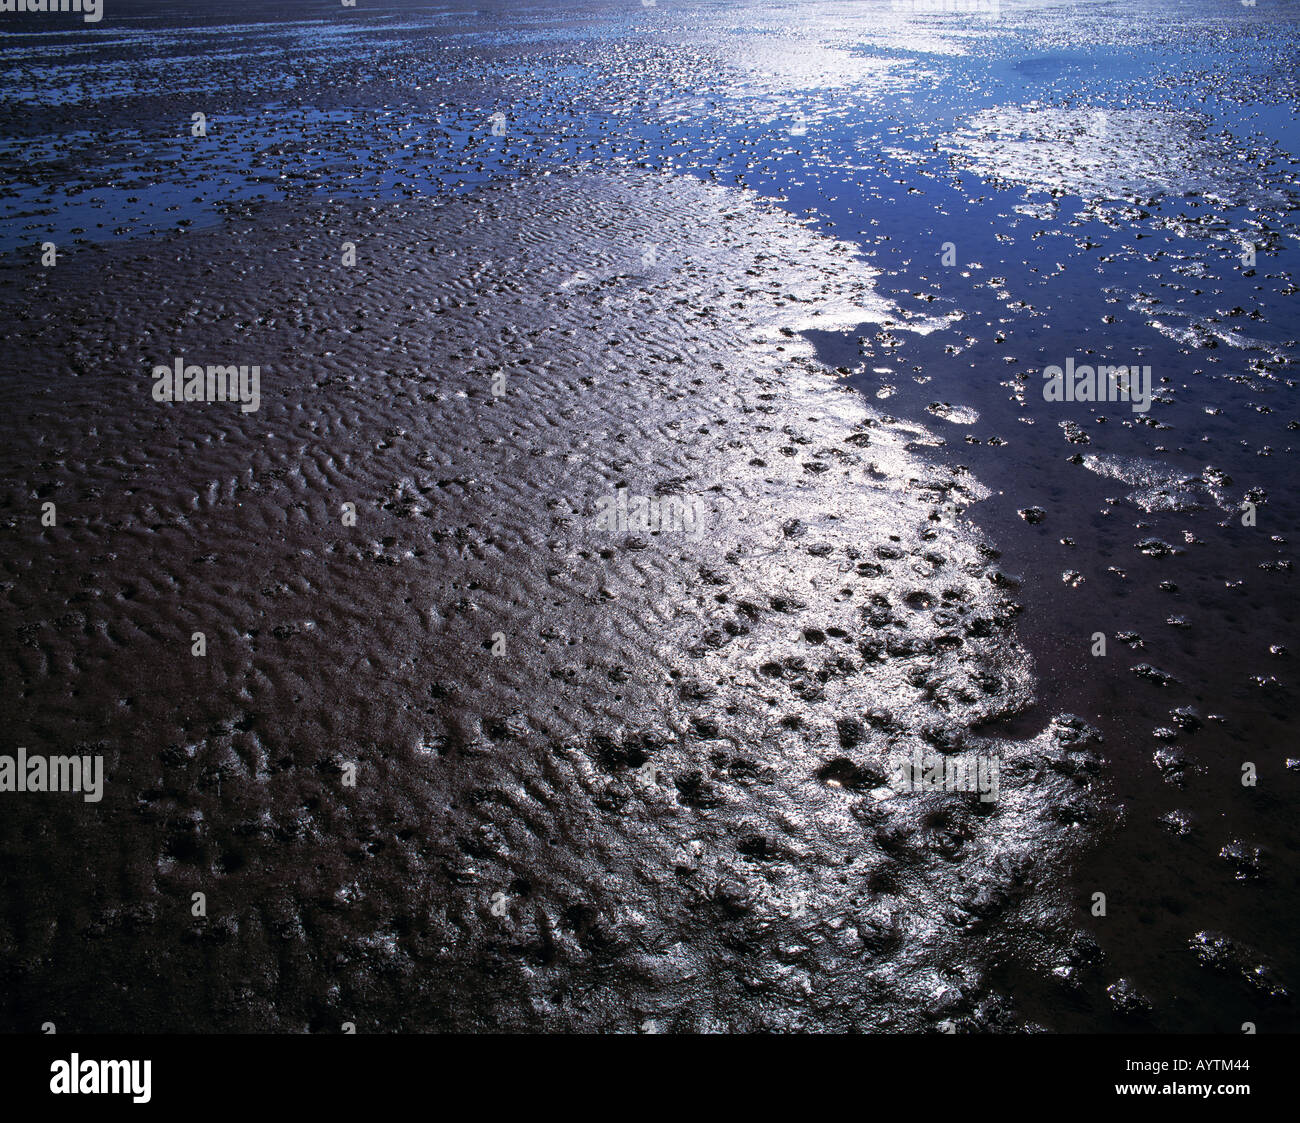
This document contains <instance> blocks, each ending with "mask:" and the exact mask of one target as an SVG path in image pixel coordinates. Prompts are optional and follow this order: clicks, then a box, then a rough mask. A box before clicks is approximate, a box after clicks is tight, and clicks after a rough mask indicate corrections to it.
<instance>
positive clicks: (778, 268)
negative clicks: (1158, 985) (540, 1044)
mask: <svg viewBox="0 0 1300 1123" xmlns="http://www.w3.org/2000/svg"><path fill="white" fill-rule="evenodd" d="M282 214H283V212H271V214H269V215H265V216H263V217H261V218H259V219H258V220H257V221H256V222H255V223H250V224H244V223H242V222H240V223H236V224H235V228H234V229H233V230H232V231H231V232H230V233H229V234H223V235H220V236H218V235H210V236H204V237H201V238H191V239H172V240H170V241H168V242H166V243H164V244H163V245H161V246H160V247H156V248H154V249H152V250H151V252H150V253H149V255H148V256H147V257H144V256H142V255H139V254H136V253H133V252H131V251H130V250H125V249H121V250H110V251H103V252H99V253H92V254H88V255H86V256H85V257H83V258H79V260H78V263H77V265H76V266H74V267H73V268H69V269H68V270H66V271H64V272H61V273H60V274H59V277H58V284H57V285H53V284H50V283H49V282H48V281H47V280H46V279H45V277H41V278H40V279H39V280H38V281H37V282H35V283H31V282H24V281H21V280H18V279H17V278H11V279H10V291H9V292H7V293H6V295H5V299H6V304H7V310H6V311H7V315H9V316H10V317H12V318H14V319H16V320H18V321H19V329H20V330H19V332H18V334H17V335H16V336H15V337H13V338H11V341H10V350H9V353H8V355H7V356H6V368H7V371H6V379H5V384H4V385H5V397H6V399H8V400H7V402H6V406H7V408H8V410H9V411H10V415H11V416H16V417H21V418H23V419H24V425H23V427H22V429H21V430H20V431H19V432H17V433H16V434H14V437H15V439H14V440H13V441H12V442H11V443H10V445H9V446H8V447H7V448H6V450H5V454H4V458H5V469H4V476H5V478H6V479H7V480H9V481H11V483H10V485H9V487H8V493H7V495H6V497H5V501H4V509H5V511H6V512H7V515H8V520H7V521H8V525H9V528H10V544H9V549H8V551H7V560H6V572H7V575H8V579H7V581H6V615H7V617H8V618H9V624H10V626H11V627H12V628H14V630H15V632H16V634H17V636H18V637H19V645H18V647H17V649H16V655H17V658H18V666H17V668H15V670H16V671H17V673H16V674H13V675H6V679H5V694H6V699H5V703H6V713H7V715H8V718H9V739H11V740H12V741H13V742H14V743H15V744H26V745H29V746H43V745H51V743H52V742H54V741H57V742H58V745H59V747H61V748H63V747H67V746H69V745H71V744H73V743H76V744H83V743H84V744H87V745H90V746H93V748H92V749H83V751H95V752H102V753H103V754H104V755H105V758H106V766H107V772H108V776H109V782H108V791H107V794H106V796H105V798H104V800H103V802H102V804H99V805H98V806H96V807H94V808H87V807H85V806H83V805H80V804H79V802H77V801H70V800H69V797H68V796H66V795H46V796H29V797H27V798H28V800H29V801H30V802H29V803H25V804H22V805H21V806H16V807H15V809H14V810H12V811H10V812H9V813H8V815H7V816H6V847H5V850H6V852H5V869H6V882H7V884H6V890H7V892H6V896H5V901H6V924H7V936H6V942H5V946H4V948H3V952H4V955H3V958H4V962H5V963H6V965H7V978H6V990H7V993H8V994H9V995H10V1000H9V1004H8V1007H7V1010H8V1013H7V1018H8V1021H9V1024H10V1025H12V1026H14V1027H15V1028H17V1027H18V1026H20V1025H22V1024H23V1022H24V1020H26V1019H31V1018H34V1017H37V1016H38V1015H39V1017H40V1018H41V1019H46V1018H48V1019H51V1020H54V1021H55V1022H56V1023H60V1024H68V1025H69V1026H76V1027H78V1028H83V1029H92V1028H94V1029H106V1028H123V1029H149V1028H153V1029H168V1030H196V1029H255V1028H262V1029H284V1030H304V1029H332V1028H336V1027H337V1025H339V1024H341V1023H342V1022H344V1021H353V1022H355V1023H356V1024H357V1026H358V1027H359V1028H364V1029H367V1030H385V1029H387V1030H394V1029H434V1028H461V1029H470V1028H479V1029H482V1028H549V1029H561V1028H568V1029H578V1028H583V1029H597V1028H599V1029H637V1028H643V1029H644V1028H649V1029H664V1030H673V1029H678V1030H701V1029H709V1028H727V1029H736V1030H740V1029H764V1028H765V1029H812V1028H858V1029H890V1028H892V1029H918V1028H923V1027H926V1026H935V1025H937V1024H938V1023H940V1022H953V1023H958V1024H962V1025H969V1026H971V1027H972V1028H1000V1027H1004V1026H1010V1025H1014V1024H1016V1022H1017V1014H1016V1011H1015V1007H1014V1004H1013V1003H1010V1002H1008V1001H1007V999H1006V997H1005V996H1004V995H1001V994H999V993H997V992H996V990H995V989H994V988H992V987H991V986H990V984H989V980H988V971H987V965H988V964H989V963H990V962H993V963H998V962H1001V961H1003V960H1004V959H1005V960H1008V961H1010V962H1014V963H1016V964H1018V965H1019V966H1020V968H1021V969H1023V970H1026V971H1029V972H1037V973H1039V974H1041V975H1043V976H1044V977H1050V976H1052V975H1053V974H1056V975H1058V976H1060V977H1061V978H1062V979H1064V980H1066V981H1069V980H1071V979H1072V978H1073V976H1074V974H1075V972H1076V970H1077V969H1078V968H1080V967H1081V966H1083V964H1084V963H1086V962H1087V961H1089V960H1090V959H1091V958H1093V957H1095V955H1096V948H1095V945H1094V944H1093V943H1092V942H1091V941H1090V940H1089V939H1087V938H1086V937H1083V936H1082V934H1081V933H1078V932H1076V931H1074V928H1073V925H1072V921H1071V916H1072V912H1073V909H1072V905H1073V902H1071V901H1069V900H1068V898H1067V897H1066V895H1065V894H1063V892H1062V887H1063V886H1064V885H1066V884H1067V879H1066V877H1065V876H1064V870H1065V868H1066V867H1067V865H1068V862H1069V860H1070V858H1071V855H1072V853H1073V851H1074V850H1075V849H1076V847H1077V840H1078V838H1079V836H1080V834H1081V833H1086V828H1087V826H1088V825H1090V824H1092V823H1093V822H1095V821H1097V817H1098V814H1099V812H1098V806H1097V803H1096V790H1095V788H1096V777H1097V773H1098V770H1099V764H1098V761H1099V758H1098V756H1097V753H1096V749H1097V747H1098V739H1097V738H1096V736H1095V735H1094V734H1092V733H1090V731H1089V730H1088V729H1087V727H1086V725H1085V724H1084V723H1082V722H1078V721H1072V720H1068V719H1063V720H1061V721H1058V722H1056V723H1054V724H1053V725H1052V726H1051V727H1050V728H1048V729H1046V730H1044V731H1042V733H1041V734H1040V735H1039V736H1037V737H1035V738H1033V739H1032V740H1028V741H1017V742H1013V741H1008V740H1005V739H997V738H989V737H986V736H984V735H982V734H981V733H980V731H979V730H980V727H981V726H982V725H983V724H985V723H987V722H990V721H993V720H996V719H999V718H1003V717H1006V716H1007V715H1009V714H1012V713H1015V712H1017V711H1018V710H1020V709H1022V708H1023V707H1024V705H1025V704H1026V701H1027V700H1028V698H1029V697H1030V693H1031V689H1032V682H1031V679H1030V676H1029V671H1028V668H1027V665H1026V661H1025V657H1024V655H1023V653H1022V652H1020V651H1019V649H1018V647H1017V645H1016V643H1015V640H1014V638H1013V635H1012V632H1011V622H1012V620H1013V618H1014V615H1015V612H1016V609H1017V606H1016V605H1015V603H1014V601H1013V600H1012V599H1011V596H1010V594H1009V591H1008V590H1007V588H1006V586H1005V582H1004V581H1002V580H999V578H1000V576H1001V575H1000V573H999V570H998V567H997V564H996V551H994V550H992V549H991V548H990V547H989V546H988V545H987V544H985V543H983V542H981V541H980V539H979V537H978V536H977V535H975V534H974V533H973V532H972V531H971V529H970V528H969V527H965V528H963V527H961V526H960V525H958V524H956V523H954V521H953V520H951V519H946V518H945V517H944V509H945V508H946V507H949V506H950V505H953V504H962V505H964V504H966V503H968V502H970V501H971V500H972V499H973V498H974V497H975V496H976V495H977V492H976V491H974V490H972V489H974V488H976V485H975V484H974V482H973V481H971V480H969V478H968V477H967V476H966V474H964V473H960V472H956V471H951V470H946V469H942V468H935V467H932V466H928V465H926V464H924V463H923V462H921V461H920V460H919V459H918V458H916V457H915V456H914V455H913V454H911V453H910V452H909V451H908V450H907V445H908V443H909V440H910V439H911V438H912V436H914V431H912V430H909V429H907V428H900V427H899V426H897V425H886V424H882V423H881V422H880V420H879V419H878V418H877V417H876V416H875V415H873V414H872V413H870V412H869V411H868V410H867V409H865V408H864V407H863V405H862V403H861V400H860V398H859V397H858V395H857V394H855V393H854V392H853V391H851V390H849V389H848V388H846V387H845V386H844V385H843V382H842V380H840V379H838V378H837V377H835V376H834V374H833V373H832V372H828V371H826V370H825V369H824V368H821V367H820V366H819V365H818V364H817V363H816V362H815V361H813V360H812V358H811V348H809V347H808V345H807V344H805V343H801V342H798V341H796V340H793V339H791V338H790V337H789V335H788V334H784V333H783V331H782V329H785V332H786V333H788V332H790V331H791V330H792V329H793V328H795V327H799V326H801V325H802V324H803V323H804V322H805V321H806V319H807V316H808V312H807V309H821V310H825V309H827V308H835V307H839V306H844V307H848V308H851V309H852V311H853V319H854V320H855V321H856V320H859V319H861V317H862V316H863V315H876V316H880V315H883V314H884V311H883V310H882V309H881V308H880V301H879V298H878V297H876V296H875V295H874V293H873V291H872V289H871V275H870V273H869V272H867V271H866V269H865V268H864V267H863V266H861V265H860V264H858V263H856V262H855V261H854V260H853V258H852V256H851V254H850V253H849V252H848V251H847V247H844V246H839V245H835V244H833V243H829V242H827V241H825V240H824V239H821V238H819V237H818V236H816V235H813V234H810V233H808V232H806V231H805V230H804V229H803V228H801V227H800V226H798V225H797V224H795V223H793V222H791V221H790V220H788V219H786V218H784V217H782V216H780V215H779V214H778V213H777V212H773V211H771V210H768V209H766V208H762V207H760V206H758V205H757V204H756V203H755V201H754V200H753V199H752V198H748V197H745V196H744V195H742V194H741V193H739V192H737V191H735V190H726V189H722V188H717V187H712V188H710V187H707V186H705V185H702V184H692V183H691V182H690V181H680V180H671V179H665V178H659V177H645V176H641V177H621V178H613V177H608V176H604V177H600V176H594V175H572V176H554V177H548V178H545V179H536V180H531V181H524V182H521V183H518V184H516V185H513V186H507V187H500V188H492V189H485V190H483V191H481V192H479V193H477V194H475V195H474V196H472V197H469V198H466V199H465V200H464V201H458V202H451V203H448V204H445V205H438V204H435V203H420V204H409V205H405V206H396V207H386V208H371V207H362V208H356V207H351V206H344V207H333V208H327V209H326V210H324V211H323V212H321V213H320V214H317V215H313V216H311V217H309V218H297V217H289V218H283V217H277V216H281V215H282ZM467 230H471V231H474V232H475V236H474V238H473V240H472V241H469V242H467V240H466V238H465V231H467ZM352 239H355V240H356V242H357V244H358V246H359V247H360V248H359V252H358V262H357V265H356V266H355V267H353V268H345V267H343V266H342V265H341V264H338V246H339V245H340V243H341V242H342V241H344V240H352ZM648 245H655V246H658V247H659V249H658V253H657V257H658V260H657V261H656V263H655V264H652V265H645V264H643V262H642V260H641V253H642V247H644V246H648ZM146 266H147V267H149V268H151V269H160V270H165V274H166V278H167V288H166V295H165V296H161V297H160V296H159V295H158V294H157V293H156V291H155V290H153V289H152V288H151V287H145V286H140V285H138V284H137V285H134V286H133V281H134V280H137V279H138V278H139V277H140V271H141V269H142V267H146ZM46 276H48V275H46ZM15 290H17V291H15ZM855 296H856V299H853V298H854V297H855ZM108 299H111V300H113V302H114V307H115V309H116V313H115V316H114V319H113V322H112V323H111V324H105V323H103V322H102V321H101V320H100V319H99V318H98V317H96V316H95V315H94V310H95V309H98V308H101V307H102V306H103V302H104V301H105V300H108ZM83 321H84V323H83ZM79 324H81V326H77V325H79ZM70 325H71V326H70ZM173 354H177V355H183V356H186V357H187V360H189V359H195V358H198V357H200V356H219V357H220V356H224V355H230V354H237V355H238V357H239V358H240V361H259V362H260V364H261V367H262V371H263V381H262V387H261V394H262V406H261V409H260V410H259V411H258V412H256V413H250V414H247V415H242V414H240V413H239V412H238V410H237V407H236V406H235V405H233V404H229V403H226V404H222V403H212V404H206V403H172V404H166V403H158V402H155V401H153V400H152V398H151V393H150V392H151V390H152V387H153V382H152V380H151V379H150V377H149V373H148V372H149V370H150V368H151V367H152V365H153V364H154V363H155V362H159V361H161V362H164V363H165V362H167V361H168V360H169V359H170V357H171V356H172V355H173ZM51 369H53V370H72V371H77V372H80V373H79V374H78V376H77V377H74V378H63V379H58V380H54V379H51V378H50V377H49V376H48V374H46V373H45V372H46V371H48V370H51ZM498 373H500V374H504V376H505V379H504V384H503V389H504V393H503V394H502V395H500V396H494V394H493V376H494V375H495V374H498ZM499 385H501V384H499ZM619 488H626V489H628V491H629V492H630V493H631V494H633V495H646V496H655V495H657V496H666V495H672V494H683V493H684V494H689V495H693V496H698V497H699V498H700V499H701V500H702V501H703V509H704V512H705V513H704V516H703V522H704V527H703V530H704V533H703V534H699V535H694V536H692V535H685V534H675V533H671V532H667V531H664V532H657V533H649V534H646V535H643V536H637V535H635V534H627V533H616V534H611V533H608V532H606V531H604V530H603V529H601V527H600V525H599V523H598V519H597V504H598V502H599V501H600V499H601V498H602V497H605V496H609V495H612V494H614V493H615V492H616V490H617V489H619ZM45 501H50V502H53V503H55V504H56V506H57V511H58V523H57V526H56V527H53V528H48V529H40V528H39V524H38V523H37V522H35V520H34V519H33V517H32V515H33V513H34V512H35V511H36V510H37V508H38V506H39V504H40V503H41V502H45ZM349 502H351V503H354V504H355V505H356V510H357V518H356V525H355V526H354V527H348V526H345V525H343V521H344V520H343V518H342V515H341V512H342V511H343V505H344V504H345V503H349ZM696 539H698V540H696ZM197 631H202V632H204V633H205V636H206V642H207V654H206V656H204V657H195V656H193V655H192V654H191V637H192V633H194V632H197ZM494 640H496V641H499V643H500V646H499V647H497V648H496V650H497V654H495V655H494V654H493V650H494ZM915 749H921V750H927V751H932V752H934V751H938V752H942V753H944V754H951V755H955V756H963V755H971V756H978V755H984V756H986V757H995V758H996V759H998V760H999V761H1000V765H1001V767H1000V777H1001V782H1000V788H1001V791H1000V797H999V798H998V800H997V801H996V802H992V801H981V800H980V798H979V797H978V795H973V794H965V793H957V792H954V793H897V792H894V791H892V790H891V789H890V787H889V780H888V777H889V776H890V775H891V766H890V763H889V759H890V754H891V752H892V753H897V752H900V751H906V752H907V753H909V754H910V753H911V752H912V751H913V750H915ZM348 764H355V767H356V783H355V787H352V786H349V784H348V783H347V779H346V777H345V770H346V767H347V765H348ZM11 798H12V797H11ZM1080 828H1084V829H1083V830H1082V831H1081V829H1080ZM196 892H202V893H204V894H206V899H207V910H208V914H207V916H206V918H201V919H195V918H194V917H192V916H191V897H192V894H193V893H196ZM105 979H109V980H113V985H112V987H111V988H110V989H109V990H108V991H107V992H105V991H104V988H103V985H102V980H105ZM96 980H100V981H101V982H97V981H96Z"/></svg>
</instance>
